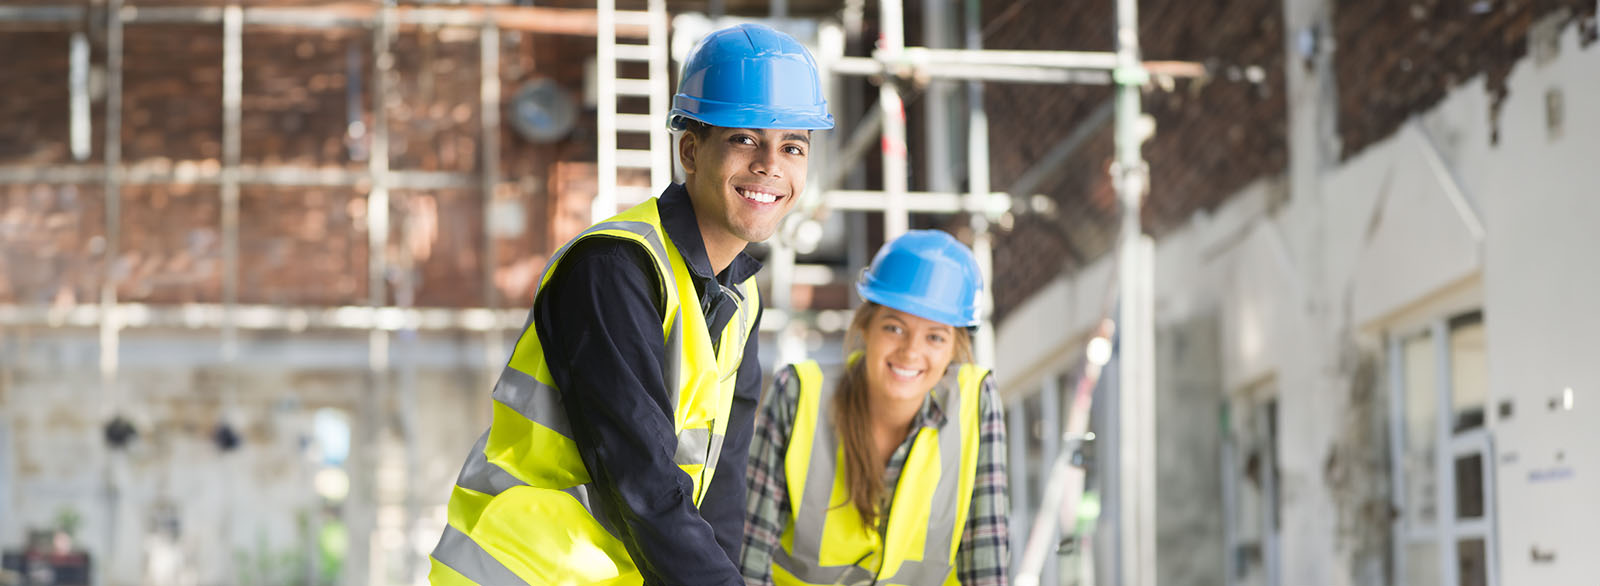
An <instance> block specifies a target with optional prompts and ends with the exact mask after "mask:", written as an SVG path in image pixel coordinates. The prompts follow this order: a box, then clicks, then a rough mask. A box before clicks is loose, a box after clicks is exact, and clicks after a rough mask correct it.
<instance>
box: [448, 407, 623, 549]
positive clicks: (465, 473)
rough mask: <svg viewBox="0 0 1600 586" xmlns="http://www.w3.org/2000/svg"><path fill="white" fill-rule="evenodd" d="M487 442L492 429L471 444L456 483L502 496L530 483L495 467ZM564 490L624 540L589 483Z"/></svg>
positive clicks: (610, 531)
mask: <svg viewBox="0 0 1600 586" xmlns="http://www.w3.org/2000/svg"><path fill="white" fill-rule="evenodd" d="M488 445H489V432H487V431H485V432H483V435H482V436H480V437H479V438H478V443H477V444H474V445H473V446H472V451H471V452H470V453H468V454H467V463H466V464H465V465H463V466H462V467H461V474H460V475H459V476H457V477H456V486H459V487H461V488H465V489H468V490H473V491H477V492H481V493H483V494H486V495H489V496H499V495H500V493H502V492H505V491H506V490H508V489H511V488H514V487H518V486H527V484H528V483H526V482H523V481H521V480H519V479H517V477H515V476H512V475H511V473H510V472H506V471H505V469H504V468H501V467H499V466H496V465H495V464H494V462H490V461H489V457H488V456H486V455H485V454H484V453H483V449H484V447H485V446H488ZM561 492H564V493H567V494H569V495H572V498H574V499H577V500H578V503H580V504H582V505H583V508H584V509H587V510H588V511H589V514H590V515H591V516H593V517H594V518H595V520H597V521H599V522H600V526H601V527H605V529H606V532H608V533H610V534H611V536H612V537H616V538H618V539H621V537H620V534H619V533H617V528H616V526H615V525H613V524H612V523H611V519H610V518H609V517H608V516H607V515H606V514H605V512H604V509H598V508H595V506H594V502H593V501H592V500H591V499H590V498H589V485H587V484H580V485H578V486H569V487H567V488H564V489H561Z"/></svg>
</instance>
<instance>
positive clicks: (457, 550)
mask: <svg viewBox="0 0 1600 586" xmlns="http://www.w3.org/2000/svg"><path fill="white" fill-rule="evenodd" d="M433 559H435V560H438V562H439V563H441V564H444V565H446V566H450V569H452V570H455V571H456V573H458V574H461V575H462V576H465V577H466V578H467V579H468V580H472V581H473V582H476V583H478V584H482V585H484V586H490V585H493V586H500V585H502V584H504V585H507V586H514V585H520V584H527V582H526V581H524V580H523V579H522V578H519V577H517V575H516V574H514V573H512V572H511V570H508V569H506V567H505V565H503V564H501V563H500V562H499V560H496V559H494V556H491V555H489V552H487V551H484V549H483V548H482V547H479V546H478V543H477V542H475V541H473V540H472V538H471V537H467V534H465V533H462V532H461V531H459V530H457V529H456V528H455V527H451V526H449V525H445V526H444V535H441V536H440V537H439V545H437V546H435V547H434V548H433Z"/></svg>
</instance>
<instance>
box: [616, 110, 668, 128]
mask: <svg viewBox="0 0 1600 586" xmlns="http://www.w3.org/2000/svg"><path fill="white" fill-rule="evenodd" d="M658 126H660V124H657V123H656V117H655V116H651V115H649V114H617V132H653V131H655V130H658Z"/></svg>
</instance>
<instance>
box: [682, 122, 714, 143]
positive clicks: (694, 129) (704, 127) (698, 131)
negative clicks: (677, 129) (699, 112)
mask: <svg viewBox="0 0 1600 586" xmlns="http://www.w3.org/2000/svg"><path fill="white" fill-rule="evenodd" d="M683 130H684V132H688V133H690V134H693V135H694V137H695V138H698V139H700V140H705V139H706V135H707V134H710V133H711V125H710V124H706V123H704V122H701V121H699V120H695V119H693V118H687V117H685V118H683Z"/></svg>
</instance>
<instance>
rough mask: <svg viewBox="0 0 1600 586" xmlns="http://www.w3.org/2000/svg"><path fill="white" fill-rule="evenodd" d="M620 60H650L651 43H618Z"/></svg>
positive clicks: (617, 54) (617, 53)
mask: <svg viewBox="0 0 1600 586" xmlns="http://www.w3.org/2000/svg"><path fill="white" fill-rule="evenodd" d="M616 47H617V49H616V50H617V52H616V56H617V60H618V61H649V60H650V45H625V44H622V43H617V46H616Z"/></svg>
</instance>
